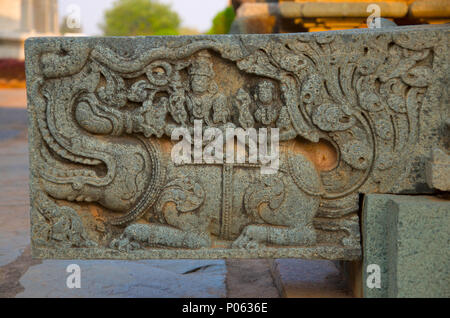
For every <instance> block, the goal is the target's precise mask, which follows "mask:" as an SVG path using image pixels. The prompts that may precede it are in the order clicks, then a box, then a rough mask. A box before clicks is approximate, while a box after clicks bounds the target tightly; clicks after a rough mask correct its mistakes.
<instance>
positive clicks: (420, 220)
mask: <svg viewBox="0 0 450 318" xmlns="http://www.w3.org/2000/svg"><path fill="white" fill-rule="evenodd" d="M362 235H363V247H364V252H363V255H364V260H363V293H364V297H449V296H450V287H449V286H450V272H449V268H450V261H449V260H450V252H449V249H448V246H449V243H450V242H449V238H450V201H448V200H444V199H439V198H437V197H428V196H402V195H385V194H383V195H382V194H369V195H366V196H365V199H364V205H363V222H362ZM371 264H376V265H378V266H379V267H380V282H381V285H380V288H376V287H375V288H370V287H369V286H368V285H367V284H366V282H367V279H368V278H370V277H369V276H370V274H371V273H373V272H371V273H368V272H367V267H368V266H369V265H371ZM372 278H373V276H372V277H371V278H370V279H372Z"/></svg>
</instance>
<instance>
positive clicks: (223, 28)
mask: <svg viewBox="0 0 450 318" xmlns="http://www.w3.org/2000/svg"><path fill="white" fill-rule="evenodd" d="M234 17H235V14H234V9H233V7H231V6H229V7H227V8H225V9H224V10H222V11H220V12H219V13H217V14H216V16H215V17H214V19H213V25H212V27H211V29H209V31H208V34H227V33H228V32H229V31H230V28H231V23H233V20H234Z"/></svg>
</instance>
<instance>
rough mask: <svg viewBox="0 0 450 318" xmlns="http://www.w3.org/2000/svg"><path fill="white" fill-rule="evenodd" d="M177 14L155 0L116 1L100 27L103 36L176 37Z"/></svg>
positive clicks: (178, 19)
mask: <svg viewBox="0 0 450 318" xmlns="http://www.w3.org/2000/svg"><path fill="white" fill-rule="evenodd" d="M179 26H180V18H179V16H178V14H177V13H176V12H174V11H172V9H171V7H170V5H165V4H162V3H160V2H158V1H157V0H116V1H115V2H114V4H113V7H112V8H111V9H109V10H106V11H105V16H104V22H103V24H101V25H100V28H101V29H102V30H103V33H104V35H105V36H127V35H176V34H178V29H179Z"/></svg>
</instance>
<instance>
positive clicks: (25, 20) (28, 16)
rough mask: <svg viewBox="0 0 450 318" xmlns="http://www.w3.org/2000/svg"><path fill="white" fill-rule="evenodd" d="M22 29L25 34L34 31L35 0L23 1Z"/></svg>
mask: <svg viewBox="0 0 450 318" xmlns="http://www.w3.org/2000/svg"><path fill="white" fill-rule="evenodd" d="M20 29H21V31H23V32H32V31H34V19H33V0H22V3H21V22H20Z"/></svg>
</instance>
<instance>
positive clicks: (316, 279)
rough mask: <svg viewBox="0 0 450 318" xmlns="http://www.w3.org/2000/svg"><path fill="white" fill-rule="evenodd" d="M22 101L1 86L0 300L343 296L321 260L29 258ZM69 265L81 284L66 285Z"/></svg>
mask: <svg viewBox="0 0 450 318" xmlns="http://www.w3.org/2000/svg"><path fill="white" fill-rule="evenodd" d="M25 104H26V95H25V91H24V90H20V89H18V90H0V298H3V297H232V298H234V297H248V298H260V297H268V298H270V297H279V295H280V292H281V293H283V294H284V295H283V296H286V297H346V296H348V294H347V293H346V292H345V291H344V290H343V285H342V281H340V280H339V278H338V274H337V272H336V269H335V268H333V263H332V262H327V261H315V262H314V261H309V262H307V264H306V263H304V262H303V263H302V262H299V260H277V261H276V262H277V264H278V265H279V266H278V267H277V268H276V270H274V268H273V266H272V265H273V263H271V262H270V261H269V260H227V261H222V260H145V261H107V260H98V261H97V260H94V261H93V260H91V261H81V260H68V261H60V260H44V261H42V260H34V259H32V258H31V253H30V242H29V198H28V149H27V130H26V128H27V113H26V106H25ZM70 264H77V265H79V266H80V268H81V288H80V289H69V288H67V287H66V279H67V277H68V275H69V274H68V273H67V272H66V268H67V266H68V265H70ZM305 264H306V265H305ZM273 277H275V279H274V278H273Z"/></svg>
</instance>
